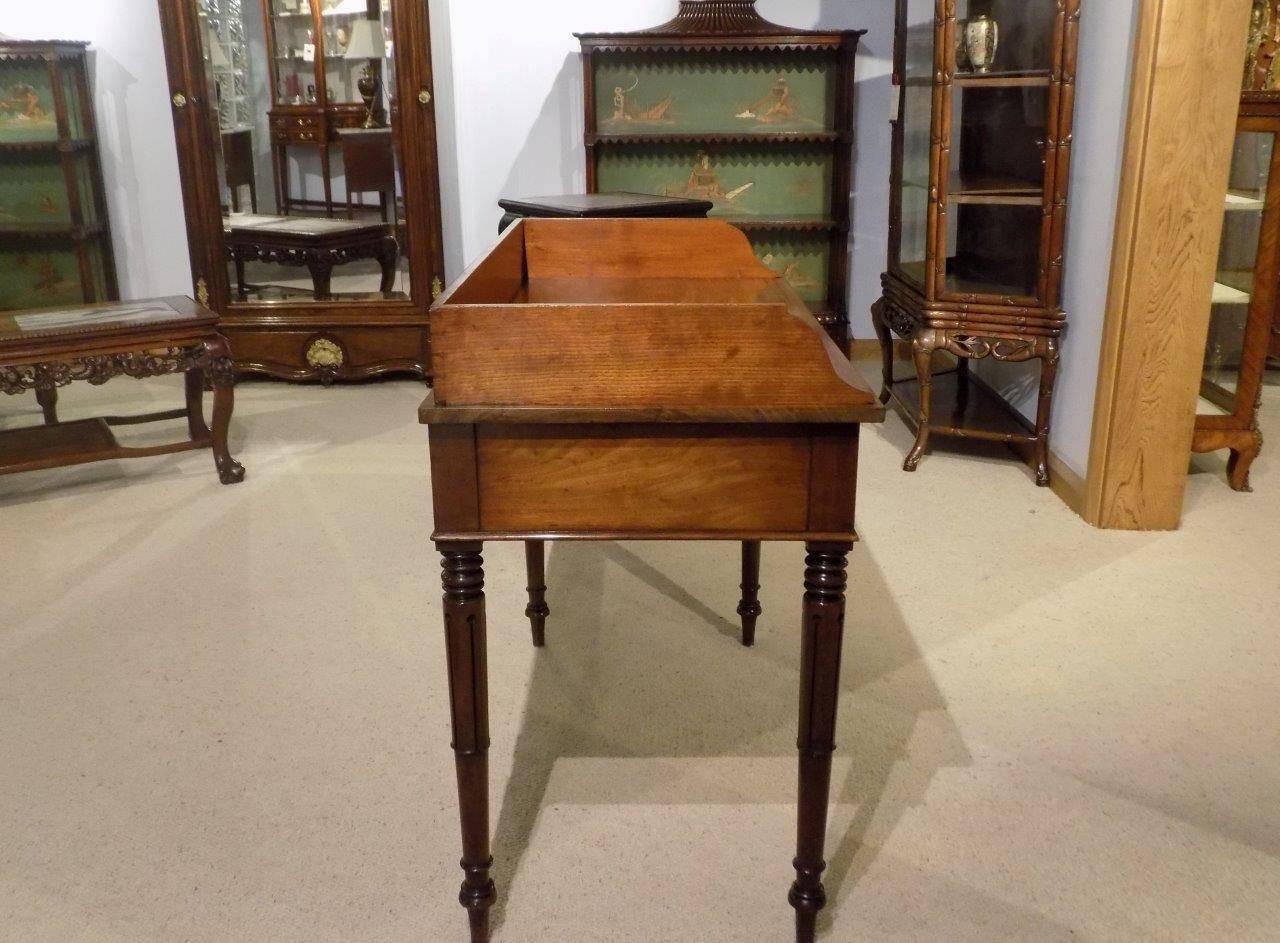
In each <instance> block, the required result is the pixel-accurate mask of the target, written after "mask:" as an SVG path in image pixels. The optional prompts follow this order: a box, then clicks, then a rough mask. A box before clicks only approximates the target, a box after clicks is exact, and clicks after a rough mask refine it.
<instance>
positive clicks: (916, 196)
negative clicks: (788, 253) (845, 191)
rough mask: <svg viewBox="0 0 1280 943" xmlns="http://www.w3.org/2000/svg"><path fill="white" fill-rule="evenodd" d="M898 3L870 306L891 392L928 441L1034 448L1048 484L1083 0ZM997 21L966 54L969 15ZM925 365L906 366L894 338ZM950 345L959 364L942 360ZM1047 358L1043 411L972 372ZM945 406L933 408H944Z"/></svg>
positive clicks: (910, 460)
mask: <svg viewBox="0 0 1280 943" xmlns="http://www.w3.org/2000/svg"><path fill="white" fill-rule="evenodd" d="M946 6H947V8H948V9H947V14H946V16H944V17H938V18H935V10H936V9H939V7H937V6H936V5H935V3H934V0H897V35H896V42H895V54H894V70H893V75H894V82H895V84H896V85H897V87H898V90H899V92H900V94H899V95H898V97H897V99H896V100H897V105H898V112H897V114H896V115H894V127H893V147H892V160H891V176H890V181H891V182H890V223H889V233H890V235H889V270H888V272H886V273H885V275H884V277H883V279H882V281H883V285H884V294H883V297H882V298H881V299H880V300H879V301H878V302H877V303H876V304H875V306H874V307H873V309H872V315H873V319H874V323H875V329H876V334H877V336H878V337H879V339H880V345H881V351H882V355H883V371H884V386H883V390H882V393H881V399H882V401H883V402H888V401H889V400H890V399H893V400H894V401H895V402H896V403H897V405H898V406H899V408H900V411H901V412H902V413H903V416H904V418H905V419H906V421H907V423H908V424H909V425H911V426H913V427H914V429H915V432H916V442H915V445H914V446H913V447H912V449H911V451H910V452H909V453H908V455H907V457H906V461H905V462H904V463H903V468H904V469H905V470H906V471H915V469H916V467H917V465H918V464H919V462H920V459H921V457H922V456H923V455H924V453H925V450H926V449H927V448H928V446H929V442H930V436H931V435H945V436H955V437H960V438H969V439H982V440H986V441H994V442H1002V443H1006V444H1009V445H1014V446H1016V447H1019V448H1020V449H1023V450H1028V451H1030V452H1031V457H1032V463H1033V465H1034V471H1035V476H1036V484H1038V485H1041V486H1048V484H1049V419H1050V413H1051V408H1052V403H1053V390H1054V381H1055V378H1056V375H1057V366H1058V357H1059V347H1058V340H1059V338H1060V337H1061V335H1062V331H1063V328H1064V326H1065V321H1066V316H1065V314H1064V312H1063V310H1062V276H1063V268H1064V262H1065V260H1064V253H1065V229H1066V221H1067V197H1068V189H1069V182H1070V162H1071V145H1072V122H1073V111H1072V109H1073V105H1074V101H1075V85H1074V83H1075V63H1076V47H1077V41H1078V35H1079V17H1080V0H958V2H953V3H950V4H947V5H946ZM980 16H986V17H988V18H990V19H991V20H993V21H994V22H995V23H996V25H997V28H998V31H999V35H1000V42H999V46H998V49H997V52H996V54H995V57H994V60H993V62H992V63H990V64H987V63H985V62H984V63H982V64H983V65H985V66H987V68H988V71H985V72H983V71H979V70H978V69H977V68H975V67H974V66H973V64H972V63H969V62H963V61H961V62H958V61H957V44H956V42H955V41H954V40H955V37H956V35H957V28H958V25H959V23H958V21H959V20H960V19H964V18H970V19H972V18H977V17H980ZM895 333H896V334H898V335H900V336H901V337H903V338H905V339H906V340H908V341H910V343H911V345H912V352H913V355H914V366H915V376H914V377H912V378H910V379H907V378H903V379H897V378H896V377H895V376H894V372H893V361H894V357H893V335H894V334H895ZM944 350H945V351H947V352H948V353H949V354H951V355H953V356H954V357H955V358H956V359H957V364H958V365H957V367H956V368H955V369H954V370H949V371H947V372H946V373H940V374H937V375H936V377H935V374H934V370H933V361H934V354H935V353H937V352H940V351H944ZM985 358H991V359H993V360H996V361H1000V362H1005V363H1011V362H1026V361H1031V360H1039V361H1040V362H1041V373H1040V384H1039V397H1038V401H1037V411H1036V421H1035V423H1034V425H1033V424H1031V423H1029V422H1027V421H1026V420H1025V419H1024V418H1023V417H1022V415H1021V413H1020V412H1018V411H1016V410H1014V409H1013V408H1012V407H1011V406H1009V405H1008V404H1007V403H1006V402H1005V400H1004V399H1003V398H1002V397H1000V396H999V395H998V394H996V393H995V392H994V391H992V390H991V389H989V388H988V387H987V386H986V385H984V384H983V383H981V382H980V380H979V378H978V377H972V378H971V377H970V372H969V364H970V361H972V360H982V359H985ZM935 417H936V418H935Z"/></svg>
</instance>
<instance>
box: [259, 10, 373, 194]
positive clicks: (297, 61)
mask: <svg viewBox="0 0 1280 943" xmlns="http://www.w3.org/2000/svg"><path fill="white" fill-rule="evenodd" d="M262 12H263V16H264V17H265V20H266V42H267V58H268V62H269V75H270V85H271V100H272V102H273V105H272V107H271V110H270V111H269V112H268V113H267V114H268V119H269V124H270V133H271V144H272V152H273V155H274V159H275V166H274V170H275V186H276V205H277V206H278V207H279V208H280V212H282V213H286V214H287V213H289V212H290V211H291V210H292V209H293V208H295V207H298V208H302V209H310V210H315V209H322V210H323V211H324V212H325V213H326V214H327V215H329V216H332V215H333V213H334V209H335V207H334V201H333V171H332V162H331V155H330V148H331V147H332V146H333V145H335V144H336V143H337V141H338V132H339V131H341V130H343V129H344V128H359V127H363V126H364V124H365V106H364V104H363V102H362V100H361V96H360V93H359V90H358V88H357V83H358V80H359V79H358V73H359V72H360V71H361V70H362V69H363V68H364V66H365V65H366V61H365V60H351V59H346V58H344V55H345V52H346V47H347V44H348V43H349V42H350V41H351V35H352V31H353V30H354V28H355V25H356V22H357V21H358V20H373V21H376V22H377V28H378V30H379V31H383V32H385V44H386V54H385V56H384V58H383V60H382V61H381V62H379V63H378V76H379V85H380V87H381V86H382V83H383V81H387V82H390V81H392V78H391V76H392V69H391V65H390V59H391V55H392V50H393V49H394V45H393V43H392V41H391V5H390V3H389V2H384V0H262ZM294 147H306V148H314V149H316V150H317V151H318V152H319V155H320V174H321V178H322V183H323V186H324V202H323V204H322V205H321V206H320V207H316V206H315V205H314V203H313V202H311V201H308V200H306V199H305V198H295V197H294V196H293V195H292V194H291V192H290V186H289V151H290V149H291V148H294Z"/></svg>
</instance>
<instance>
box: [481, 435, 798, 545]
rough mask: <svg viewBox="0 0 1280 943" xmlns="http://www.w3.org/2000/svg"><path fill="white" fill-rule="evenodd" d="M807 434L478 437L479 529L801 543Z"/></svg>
mask: <svg viewBox="0 0 1280 943" xmlns="http://www.w3.org/2000/svg"><path fill="white" fill-rule="evenodd" d="M810 455H811V444H810V441H809V439H808V437H806V436H804V435H802V434H794V433H792V434H769V433H768V431H767V430H749V431H746V432H744V433H736V434H735V433H728V434H714V433H704V432H700V431H698V430H697V429H696V428H691V427H678V428H673V429H671V430H654V429H652V428H646V427H637V428H635V429H630V430H627V429H625V428H624V429H620V430H619V429H615V430H613V431H611V432H606V431H602V430H599V429H591V428H589V427H574V426H563V427H552V428H549V429H539V428H536V427H528V426H524V427H512V428H509V429H506V428H503V427H498V426H490V427H485V426H481V427H479V428H478V429H477V435H476V457H477V463H476V467H477V484H478V490H479V510H480V529H481V530H483V531H487V532H494V533H501V532H524V531H539V530H553V531H558V532H585V533H615V532H617V533H621V532H628V533H691V532H700V533H711V534H714V533H733V532H743V531H750V532H767V533H797V532H802V531H804V530H805V529H806V527H807V523H808V500H809V470H810Z"/></svg>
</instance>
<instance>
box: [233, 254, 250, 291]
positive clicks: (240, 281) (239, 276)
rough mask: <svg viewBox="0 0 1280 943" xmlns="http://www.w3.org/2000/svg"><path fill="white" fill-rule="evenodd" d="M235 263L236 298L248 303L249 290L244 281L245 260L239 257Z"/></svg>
mask: <svg viewBox="0 0 1280 943" xmlns="http://www.w3.org/2000/svg"><path fill="white" fill-rule="evenodd" d="M235 263H236V296H237V297H238V298H239V299H240V300H241V301H248V300H249V290H248V288H247V287H246V285H245V280H244V259H242V258H240V257H238V256H237V257H236V259H235Z"/></svg>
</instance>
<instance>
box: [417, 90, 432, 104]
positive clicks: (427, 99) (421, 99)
mask: <svg viewBox="0 0 1280 943" xmlns="http://www.w3.org/2000/svg"><path fill="white" fill-rule="evenodd" d="M418 104H419V105H430V104H431V93H430V92H429V91H427V90H426V89H425V88H424V89H423V90H422V91H420V92H418Z"/></svg>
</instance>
